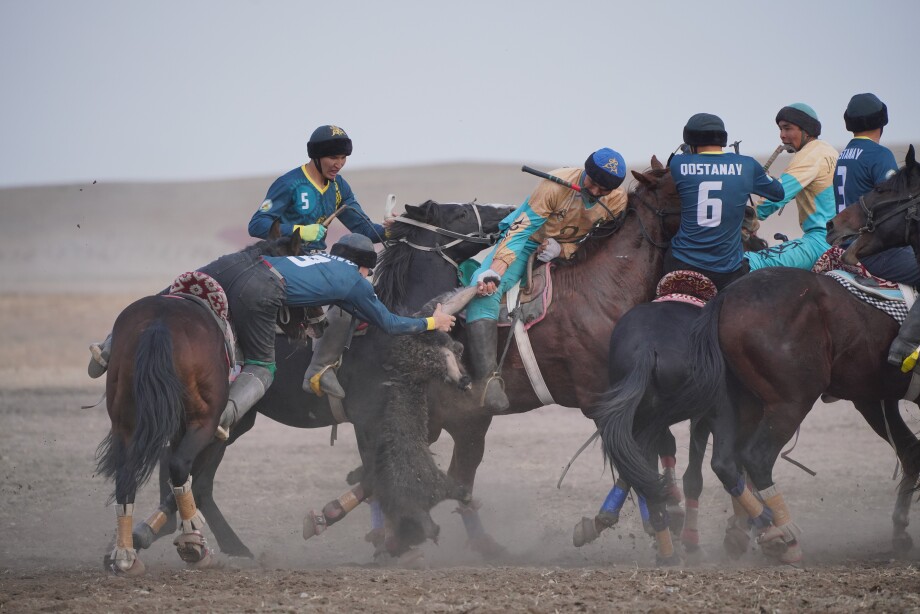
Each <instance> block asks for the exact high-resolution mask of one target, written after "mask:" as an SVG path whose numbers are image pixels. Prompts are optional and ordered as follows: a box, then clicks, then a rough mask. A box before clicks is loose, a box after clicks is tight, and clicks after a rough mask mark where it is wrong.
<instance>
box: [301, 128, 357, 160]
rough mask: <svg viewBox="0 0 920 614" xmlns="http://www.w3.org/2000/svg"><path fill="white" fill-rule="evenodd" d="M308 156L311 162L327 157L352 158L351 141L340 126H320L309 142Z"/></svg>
mask: <svg viewBox="0 0 920 614" xmlns="http://www.w3.org/2000/svg"><path fill="white" fill-rule="evenodd" d="M307 155H308V156H310V159H311V160H319V159H320V158H325V157H327V156H350V155H351V139H350V138H348V135H347V134H345V131H344V130H342V129H341V128H339V127H338V126H331V125H330V126H320V127H319V128H317V129H316V130H314V131H313V134H311V135H310V140H309V141H307Z"/></svg>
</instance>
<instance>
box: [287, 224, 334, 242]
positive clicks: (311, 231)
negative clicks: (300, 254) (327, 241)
mask: <svg viewBox="0 0 920 614" xmlns="http://www.w3.org/2000/svg"><path fill="white" fill-rule="evenodd" d="M294 230H299V231H300V240H301V241H303V242H304V243H310V242H312V241H320V240H322V238H323V237H325V236H326V227H325V226H323V225H322V224H307V225H306V226H303V225H301V224H294Z"/></svg>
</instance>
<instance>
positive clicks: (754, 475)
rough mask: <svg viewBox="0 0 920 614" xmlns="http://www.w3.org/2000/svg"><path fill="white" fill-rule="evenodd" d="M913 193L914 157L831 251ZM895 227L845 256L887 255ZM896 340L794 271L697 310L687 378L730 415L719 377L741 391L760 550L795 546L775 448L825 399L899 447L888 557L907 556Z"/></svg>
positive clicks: (845, 226)
mask: <svg viewBox="0 0 920 614" xmlns="http://www.w3.org/2000/svg"><path fill="white" fill-rule="evenodd" d="M918 191H920V165H917V164H916V161H915V160H914V156H913V149H912V148H911V150H910V152H909V154H908V157H907V161H906V164H905V166H904V167H903V168H902V169H901V170H899V171H898V173H897V174H896V175H895V176H894V177H892V178H891V179H889V180H887V181H886V182H884V183H882V184H881V185H879V186H878V187H876V188H875V189H874V190H873V191H871V192H870V193H868V194H866V195H865V196H864V197H863V198H862V199H861V200H860V206H859V207H849V208H848V209H846V210H844V212H842V213H841V214H839V215H838V216H837V217H835V218H834V219H833V220H831V223H829V225H828V229H829V231H830V232H829V235H828V238H829V240H830V241H839V240H840V239H842V238H843V237H845V236H848V235H852V234H853V231H855V230H857V229H858V228H865V230H866V231H867V232H868V231H869V230H870V228H869V227H868V225H866V224H865V222H866V221H867V220H871V219H874V217H875V215H880V214H882V213H883V212H884V211H885V210H886V209H887V208H889V207H891V206H893V204H894V203H899V204H903V203H906V202H908V201H911V200H914V201H915V200H916V199H915V197H914V196H913V195H915V194H917V193H918ZM858 209H862V210H863V212H864V218H865V219H863V220H861V221H858V225H857V224H854V223H853V221H854V219H856V218H858V216H859V211H858ZM901 212H902V213H904V212H906V208H904V209H902V210H901ZM882 217H885V216H882ZM899 221H900V222H902V224H901V228H900V230H901V233H902V234H901V236H904V226H903V223H907V224H908V227H909V226H910V219H909V216H905V217H904V218H902V217H900V216H898V215H892V216H890V217H887V219H884V220H880V219H878V220H875V222H876V223H875V224H874V227H875V228H873V229H872V230H873V232H878V233H879V234H876V235H875V236H872V237H868V238H864V237H863V235H862V234H861V235H860V236H859V238H858V239H857V240H856V241H855V242H854V243H853V245H851V247H850V248H849V249H850V250H853V251H852V252H851V255H852V254H855V255H857V256H858V255H859V254H860V253H867V252H863V251H862V249H863V248H864V247H867V246H875V247H879V248H881V247H884V244H883V243H881V242H880V241H881V240H884V239H883V238H884V237H891V236H898V235H897V233H895V234H894V235H891V234H888V233H889V232H891V230H892V229H891V225H895V224H898V222H899ZM879 222H881V224H879ZM881 226H884V227H885V228H886V231H885V232H882V231H881V230H880V228H881ZM907 234H908V235H910V231H908V232H907ZM914 235H915V236H916V233H914ZM899 240H901V239H899ZM899 244H902V243H899ZM872 248H873V249H874V247H872ZM752 322H756V323H757V326H754V327H752V326H751V323H752ZM897 332H898V323H897V321H896V320H895V319H894V318H893V317H889V315H887V314H886V313H884V312H882V311H881V310H880V309H877V308H875V307H873V306H870V305H869V304H867V303H864V302H862V301H860V300H858V299H856V298H855V297H854V296H853V295H852V294H851V293H850V292H849V291H847V289H846V288H844V287H843V286H842V285H841V284H840V283H838V282H836V281H834V280H833V279H832V278H830V277H828V276H826V275H819V274H816V273H812V272H810V271H803V270H798V269H789V268H777V269H762V270H758V271H755V272H754V273H751V274H750V275H746V276H745V277H743V278H741V279H739V280H738V281H736V282H735V283H733V284H731V285H730V286H729V287H728V288H727V289H726V290H725V291H724V292H722V293H721V294H719V295H718V296H717V297H716V298H715V299H714V300H713V301H711V302H710V303H709V304H708V305H707V306H706V307H705V308H704V309H703V311H702V313H701V314H700V318H699V319H698V320H697V321H696V323H695V324H694V326H693V328H692V330H691V332H690V339H691V348H693V354H692V358H691V366H692V371H693V376H694V379H695V381H696V382H698V384H699V386H700V391H701V394H704V395H708V396H709V397H710V398H713V399H715V400H716V401H715V402H716V403H717V404H719V405H722V404H730V401H729V400H728V396H727V395H726V389H727V388H726V386H725V384H724V383H725V381H726V377H731V378H733V381H736V382H737V383H738V389H737V390H736V398H735V402H736V407H737V411H738V415H737V420H738V421H739V423H740V424H742V425H744V424H746V425H749V426H748V427H747V428H745V427H742V428H741V429H740V431H739V435H738V436H739V446H738V449H737V460H738V462H739V463H740V464H741V465H742V466H743V467H744V468H745V469H746V470H747V472H748V474H749V475H750V478H751V481H752V482H753V486H754V487H755V488H756V489H758V490H759V491H760V492H761V496H762V497H763V500H764V503H765V504H766V506H767V507H768V508H769V509H770V510H771V512H772V515H773V521H772V523H771V526H770V527H769V528H768V529H767V532H766V537H765V538H764V539H765V540H768V541H779V542H780V543H778V544H777V545H778V546H779V547H780V548H782V546H783V545H786V546H791V547H796V546H797V529H796V527H795V525H794V523H793V522H792V517H791V514H790V513H789V510H788V506H787V505H786V502H785V500H784V499H783V496H782V494H781V493H780V492H779V491H778V489H777V488H776V486H775V484H774V482H773V476H772V470H773V466H774V464H775V462H776V458H777V456H778V454H779V452H780V450H781V449H782V447H783V446H784V445H785V444H786V442H788V441H789V439H791V437H792V435H793V434H794V433H795V432H796V429H797V428H798V427H799V425H800V424H801V422H802V420H803V419H804V418H805V416H806V415H807V414H808V412H809V411H810V410H811V408H812V406H813V404H814V403H815V401H817V400H818V398H820V397H821V396H822V394H824V393H826V394H828V395H830V396H832V397H835V398H839V399H847V400H850V401H852V402H853V404H854V406H855V407H856V409H857V410H858V411H859V412H860V413H861V414H862V415H863V417H864V418H865V419H866V421H867V422H868V423H869V425H870V426H871V427H872V429H873V430H874V431H875V432H876V433H877V434H878V435H879V437H881V438H882V439H884V440H885V441H887V442H889V443H890V444H891V445H892V446H893V447H894V448H895V450H896V453H897V456H898V460H899V461H900V463H901V465H902V467H903V470H904V476H903V478H902V480H901V482H900V484H899V486H898V492H897V497H896V501H895V510H894V513H893V515H892V521H893V530H892V546H893V549H894V551H895V552H905V551H907V550H909V549H910V548H911V547H912V545H913V540H912V538H911V537H910V535H909V534H908V533H907V532H906V528H907V525H908V514H909V509H910V498H911V493H912V492H914V491H915V490H916V489H917V488H918V476H920V442H918V440H917V438H916V436H915V435H914V434H913V433H912V432H911V431H910V429H908V428H907V426H906V425H905V424H904V421H903V419H902V417H901V415H900V413H899V412H898V408H897V402H898V400H899V399H907V400H910V401H913V402H915V403H916V402H917V400H918V394H917V393H916V392H910V393H908V392H909V385H910V382H911V375H910V374H905V373H902V372H901V371H900V369H898V368H897V367H894V366H892V365H890V364H888V362H887V355H888V347H889V346H890V344H891V341H892V340H893V339H894V337H895V335H896V334H897Z"/></svg>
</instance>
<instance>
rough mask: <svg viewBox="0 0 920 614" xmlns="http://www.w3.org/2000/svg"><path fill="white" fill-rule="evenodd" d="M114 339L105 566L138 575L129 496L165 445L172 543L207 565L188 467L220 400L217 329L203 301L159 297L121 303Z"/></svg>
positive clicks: (285, 247)
mask: <svg viewBox="0 0 920 614" xmlns="http://www.w3.org/2000/svg"><path fill="white" fill-rule="evenodd" d="M300 245H301V242H300V237H299V236H297V237H295V238H294V239H278V240H273V241H262V242H260V243H258V244H256V245H255V246H252V247H250V248H247V249H248V250H254V251H257V252H259V253H272V254H278V255H281V254H286V255H294V254H296V253H297V252H298V250H299V249H300ZM112 333H113V334H112V340H113V341H112V350H111V357H110V359H109V368H108V374H107V379H106V405H107V408H108V413H109V418H110V419H111V422H112V427H111V430H110V432H109V434H108V435H107V436H106V438H105V439H104V440H103V442H102V443H101V444H100V445H99V449H98V453H97V456H98V471H99V473H101V474H102V475H104V476H106V477H109V478H114V480H115V492H114V494H113V497H114V499H115V503H116V516H117V521H118V523H117V527H118V528H117V533H116V540H115V548H114V550H113V551H112V552H111V554H109V555H108V556H107V557H106V561H105V564H106V567H107V568H108V569H109V570H110V571H112V572H113V573H115V574H119V575H130V576H136V575H140V574H142V573H144V564H143V562H141V560H140V559H139V558H138V557H137V551H136V550H135V547H134V543H133V537H132V528H131V524H132V518H133V512H134V498H135V494H136V493H137V490H138V488H140V487H141V486H142V485H143V484H144V482H146V481H147V479H148V478H149V477H150V474H151V472H152V471H153V468H154V466H155V465H156V463H157V462H158V461H159V460H161V453H162V452H163V450H164V449H165V448H167V446H168V452H167V453H166V454H165V455H164V456H163V460H164V461H165V464H166V466H167V467H168V472H169V479H170V482H171V483H172V485H173V488H172V492H173V494H174V496H175V499H176V503H177V506H178V510H179V514H180V516H181V526H182V533H181V534H180V536H179V537H177V538H176V540H175V542H174V543H175V545H176V548H177V550H178V552H179V556H180V557H181V558H182V559H183V560H184V561H186V562H187V563H189V564H190V565H194V566H206V565H208V564H209V562H210V550H209V548H208V547H207V543H206V541H205V539H204V537H203V536H202V534H201V531H200V529H201V528H202V527H203V526H204V518H203V517H202V515H201V514H200V512H199V511H198V509H197V507H196V504H195V498H194V496H193V494H192V491H191V485H192V480H191V471H192V465H193V463H194V462H195V460H196V459H197V457H198V455H199V453H200V452H201V451H202V450H203V449H204V448H205V447H207V446H208V444H210V443H211V441H212V440H213V438H214V431H215V429H216V427H217V424H218V421H219V419H220V415H221V412H222V411H223V409H224V406H225V405H226V403H227V397H228V391H229V380H228V375H229V372H230V367H231V364H230V357H229V355H228V351H227V349H226V346H225V339H224V335H223V333H222V331H221V329H220V325H219V324H218V322H217V321H216V319H215V317H214V315H213V314H212V313H210V310H209V308H208V307H207V306H205V305H204V304H201V301H197V300H193V299H186V298H181V297H179V296H173V295H162V294H160V295H156V296H148V297H144V298H142V299H140V300H138V301H135V302H134V303H132V304H131V305H129V306H128V307H126V308H125V309H124V311H122V312H121V314H119V316H118V318H117V319H116V321H115V326H114V328H113V329H112Z"/></svg>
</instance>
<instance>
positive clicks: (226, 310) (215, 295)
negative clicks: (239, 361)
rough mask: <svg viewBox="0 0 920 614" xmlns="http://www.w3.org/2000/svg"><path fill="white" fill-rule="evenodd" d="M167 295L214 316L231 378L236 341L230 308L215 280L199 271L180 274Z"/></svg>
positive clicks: (222, 290)
mask: <svg viewBox="0 0 920 614" xmlns="http://www.w3.org/2000/svg"><path fill="white" fill-rule="evenodd" d="M169 295H170V296H175V297H177V298H184V299H189V300H192V301H194V302H196V303H198V304H199V305H201V307H202V308H203V309H208V311H209V313H210V314H211V315H212V316H214V321H215V322H216V323H217V325H218V327H220V330H221V332H222V333H223V334H224V346H225V350H226V359H227V367H228V373H229V374H230V377H231V378H232V377H233V366H234V363H235V362H236V339H235V337H234V335H233V327H232V326H231V325H230V320H229V317H230V306H229V301H228V300H227V293H226V292H224V289H223V288H222V287H221V285H220V284H219V283H217V280H216V279H214V278H213V277H211V276H210V275H208V274H207V273H202V272H201V271H189V272H187V273H182V274H181V275H179V276H178V277H176V279H174V280H173V282H172V285H170V286H169Z"/></svg>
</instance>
